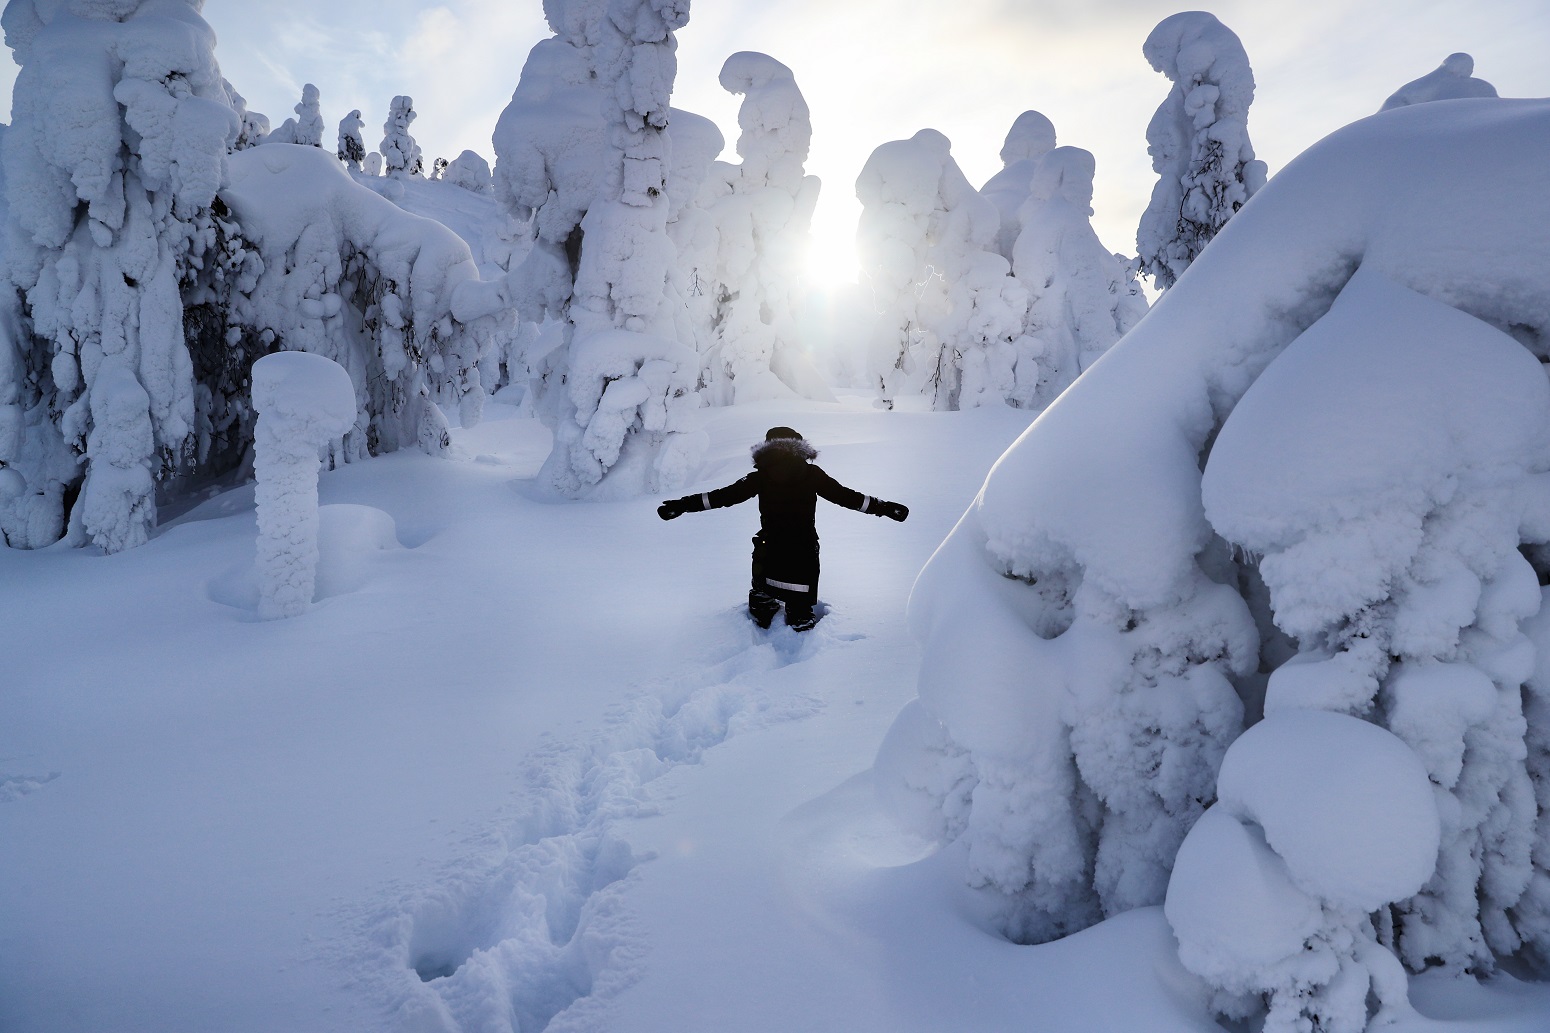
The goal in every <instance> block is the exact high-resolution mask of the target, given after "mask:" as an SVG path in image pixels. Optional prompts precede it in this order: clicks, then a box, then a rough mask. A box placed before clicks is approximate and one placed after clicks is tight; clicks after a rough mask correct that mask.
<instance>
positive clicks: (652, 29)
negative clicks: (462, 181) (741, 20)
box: [495, 0, 704, 497]
mask: <svg viewBox="0 0 1550 1033" xmlns="http://www.w3.org/2000/svg"><path fill="white" fill-rule="evenodd" d="M545 13H546V16H547V17H548V20H549V26H550V28H551V29H552V30H553V31H554V32H555V36H554V37H553V38H551V39H548V40H544V41H541V42H540V43H539V44H538V45H537V46H536V47H534V48H533V51H532V52H531V53H530V54H529V56H528V60H527V64H526V65H525V66H524V67H523V70H522V78H521V81H520V82H519V83H518V85H517V89H516V91H515V93H514V94H513V95H512V100H511V103H510V104H509V105H508V106H507V108H506V110H505V111H504V112H503V113H502V115H501V119H500V122H499V123H498V125H497V126H496V133H495V149H496V156H497V163H496V191H497V195H498V196H499V197H500V198H501V199H502V200H503V202H504V203H505V204H506V205H507V207H508V209H509V210H510V211H511V212H512V214H513V215H515V216H517V217H518V218H519V219H523V220H527V219H531V220H532V225H533V229H534V233H535V240H534V244H533V248H532V251H531V252H530V254H529V255H528V258H527V259H526V261H525V262H524V263H523V264H522V265H521V266H520V267H519V268H518V269H517V270H516V271H515V272H514V274H513V288H512V289H513V295H514V297H515V299H516V300H517V303H518V305H519V306H520V307H521V308H522V309H523V311H524V316H525V317H526V318H530V319H532V320H534V321H536V320H537V319H539V318H542V317H545V316H546V317H548V318H550V319H554V320H557V321H559V322H560V323H561V326H562V331H561V333H560V334H559V338H558V340H556V339H555V337H554V336H553V335H540V336H539V338H538V340H539V341H542V342H546V346H547V345H552V348H551V350H549V351H547V352H546V353H545V354H543V355H536V354H535V355H534V356H533V359H532V362H531V365H532V368H533V370H534V374H535V386H536V387H537V391H536V392H535V393H536V394H538V395H540V396H541V397H540V398H539V399H538V404H539V412H540V414H541V415H542V416H543V417H544V418H545V419H546V420H547V421H548V422H549V424H550V426H551V427H553V429H554V438H555V441H554V451H553V452H552V453H551V454H550V456H549V459H548V461H547V462H546V463H545V466H544V469H543V471H542V473H541V475H540V476H541V479H542V480H543V482H544V483H546V484H547V485H549V486H550V487H552V488H553V489H554V490H556V491H558V492H561V493H563V494H566V495H569V496H572V497H580V496H583V495H586V496H592V497H597V496H600V495H602V494H634V493H639V492H642V491H655V490H663V491H666V490H671V489H672V488H674V487H676V486H677V485H679V484H681V483H682V482H683V480H684V479H685V478H687V477H688V475H689V474H690V472H691V471H692V469H693V467H694V466H695V464H696V463H697V462H698V456H699V454H700V453H701V451H702V450H703V448H704V436H703V433H701V432H699V431H697V430H695V429H693V428H692V427H691V426H690V424H689V423H688V422H687V420H688V417H689V413H690V411H692V410H693V409H694V408H695V407H697V406H698V405H699V403H700V398H699V394H698V392H697V391H696V389H695V388H696V383H697V381H698V366H699V362H698V357H697V356H695V355H694V354H693V353H692V351H691V350H690V349H689V348H687V347H685V346H684V345H682V344H680V343H678V342H677V341H676V340H675V339H674V338H673V337H672V336H670V335H671V334H672V331H673V312H672V310H671V306H669V305H668V304H667V300H668V297H669V295H668V289H667V280H668V273H669V268H670V265H671V263H672V260H673V248H672V241H671V239H670V238H669V236H668V234H667V228H666V227H667V219H668V215H669V208H670V206H671V202H670V200H669V198H668V196H667V182H666V179H667V175H668V169H669V161H670V156H669V154H668V146H667V142H668V141H667V135H666V131H667V126H668V122H669V114H670V105H669V98H670V96H671V92H672V85H673V77H674V75H675V73H676V69H677V57H676V53H675V50H676V46H677V41H676V39H675V38H674V35H673V33H674V32H675V31H676V30H677V29H678V28H681V27H682V26H683V25H684V24H686V23H687V21H688V17H689V7H688V4H687V3H686V2H684V0H623V2H622V3H612V4H611V3H609V2H607V0H563V2H555V3H551V4H548V5H546V8H545ZM605 477H606V478H607V481H606V482H605Z"/></svg>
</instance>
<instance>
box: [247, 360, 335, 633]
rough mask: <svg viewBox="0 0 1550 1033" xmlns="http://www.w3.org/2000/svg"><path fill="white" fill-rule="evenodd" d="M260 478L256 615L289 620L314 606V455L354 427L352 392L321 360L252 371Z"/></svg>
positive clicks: (331, 364)
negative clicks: (256, 416)
mask: <svg viewBox="0 0 1550 1033" xmlns="http://www.w3.org/2000/svg"><path fill="white" fill-rule="evenodd" d="M253 407H254V408H255V409H256V410H257V411H258V414H259V416H258V424H257V426H256V427H255V428H254V434H253V448H254V458H253V472H254V474H255V475H256V477H257V479H258V483H257V486H256V487H255V489H254V499H255V501H256V503H257V506H258V561H257V570H258V593H259V594H258V615H259V616H260V617H262V618H264V619H265V620H275V619H277V618H280V617H294V616H296V615H298V614H300V613H304V612H305V611H306V609H307V606H308V604H310V603H311V602H312V591H313V584H314V581H315V578H316V576H317V564H318V463H319V458H318V453H319V451H320V450H321V449H322V448H323V447H324V446H325V445H327V444H328V443H329V442H330V441H332V440H334V439H335V438H338V437H340V436H341V435H343V434H344V433H345V432H347V431H348V430H349V429H350V428H351V427H353V426H354V425H355V387H354V385H353V384H351V383H350V375H349V374H348V373H346V372H345V369H344V367H343V366H341V365H339V364H338V363H337V362H335V361H333V360H332V359H327V358H324V357H323V356H321V355H310V354H307V353H306V352H277V353H276V354H274V355H266V356H264V357H263V358H261V359H259V360H258V361H257V362H255V363H254V364H253Z"/></svg>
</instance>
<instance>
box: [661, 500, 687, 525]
mask: <svg viewBox="0 0 1550 1033" xmlns="http://www.w3.org/2000/svg"><path fill="white" fill-rule="evenodd" d="M683 514H684V507H683V504H682V503H680V502H678V501H676V500H675V501H671V502H664V503H662V504H661V505H660V506H658V507H657V516H659V517H661V518H662V519H663V520H671V519H673V518H674V517H679V516H683Z"/></svg>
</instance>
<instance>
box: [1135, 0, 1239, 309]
mask: <svg viewBox="0 0 1550 1033" xmlns="http://www.w3.org/2000/svg"><path fill="white" fill-rule="evenodd" d="M1142 53H1143V54H1145V56H1146V59H1147V61H1149V62H1150V63H1151V65H1152V68H1153V69H1155V70H1156V71H1159V72H1161V73H1163V74H1164V75H1166V76H1167V77H1168V79H1169V80H1170V81H1171V82H1172V83H1173V88H1172V89H1171V90H1170V91H1169V92H1168V97H1167V99H1166V100H1164V101H1163V103H1162V106H1160V107H1159V108H1158V109H1157V113H1156V114H1155V115H1153V116H1152V121H1151V124H1149V125H1148V126H1147V127H1146V143H1147V148H1146V149H1147V153H1149V154H1150V155H1151V156H1152V171H1154V172H1156V173H1157V175H1158V177H1159V178H1158V181H1157V185H1156V186H1155V187H1154V188H1153V189H1152V199H1151V202H1150V203H1149V204H1148V205H1147V206H1146V212H1145V213H1144V214H1143V215H1142V216H1141V225H1140V227H1139V228H1138V229H1137V230H1136V246H1137V247H1138V248H1139V249H1140V256H1141V272H1143V273H1145V274H1146V275H1147V276H1150V277H1152V280H1153V282H1155V283H1156V284H1157V286H1158V287H1160V288H1164V289H1166V288H1168V287H1171V286H1173V283H1174V281H1175V280H1177V279H1178V278H1179V277H1180V276H1181V275H1183V273H1184V270H1185V269H1187V268H1189V264H1190V263H1191V262H1193V261H1194V260H1195V256H1197V255H1199V254H1200V252H1201V250H1202V249H1203V248H1204V247H1205V246H1206V245H1207V244H1208V243H1210V241H1211V238H1212V237H1214V236H1216V234H1217V233H1218V232H1220V231H1221V228H1222V226H1223V225H1225V224H1226V222H1227V220H1228V219H1230V218H1232V216H1233V213H1234V212H1236V211H1237V210H1238V209H1239V208H1242V207H1243V204H1244V202H1246V201H1247V200H1248V199H1249V197H1250V196H1252V195H1253V193H1254V192H1255V191H1256V190H1258V189H1259V188H1260V187H1261V186H1263V185H1264V182H1265V163H1264V162H1262V161H1259V160H1258V159H1256V158H1255V157H1254V148H1253V146H1252V145H1251V144H1250V143H1249V129H1248V119H1249V105H1250V104H1251V103H1252V102H1253V100H1254V73H1253V71H1252V70H1251V69H1250V68H1249V58H1248V54H1246V53H1245V52H1244V49H1243V43H1242V42H1241V41H1240V40H1239V39H1238V36H1237V34H1236V33H1234V32H1233V31H1232V30H1231V29H1229V28H1227V26H1225V25H1223V24H1222V23H1221V22H1219V21H1217V20H1216V18H1215V16H1213V15H1210V14H1206V13H1205V12H1203V11H1186V12H1184V13H1182V14H1175V15H1172V16H1171V17H1168V18H1164V19H1163V20H1162V21H1161V22H1160V23H1159V24H1158V25H1157V27H1156V28H1155V29H1153V30H1152V33H1151V35H1149V36H1147V38H1146V43H1145V44H1144V45H1143V47H1142Z"/></svg>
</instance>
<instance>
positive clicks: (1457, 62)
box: [1378, 54, 1496, 111]
mask: <svg viewBox="0 0 1550 1033" xmlns="http://www.w3.org/2000/svg"><path fill="white" fill-rule="evenodd" d="M1494 96H1496V87H1495V86H1492V85H1491V84H1490V83H1488V82H1486V81H1485V80H1484V79H1476V78H1475V59H1474V58H1472V57H1470V56H1469V55H1468V54H1449V55H1448V56H1447V57H1446V58H1444V59H1443V62H1442V64H1440V65H1438V66H1437V67H1436V68H1434V69H1432V70H1431V71H1430V72H1427V73H1426V74H1425V75H1423V76H1421V78H1419V79H1414V80H1411V81H1410V82H1407V83H1405V85H1403V86H1401V87H1400V88H1399V89H1397V90H1395V91H1394V92H1393V94H1391V95H1390V96H1389V99H1388V100H1386V101H1384V102H1383V107H1381V108H1379V109H1378V110H1379V111H1388V110H1390V109H1392V108H1403V107H1406V106H1408V105H1411V104H1425V103H1427V102H1428V101H1433V100H1456V99H1458V98H1461V97H1494Z"/></svg>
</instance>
